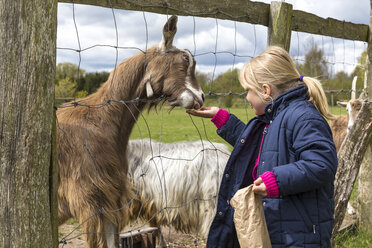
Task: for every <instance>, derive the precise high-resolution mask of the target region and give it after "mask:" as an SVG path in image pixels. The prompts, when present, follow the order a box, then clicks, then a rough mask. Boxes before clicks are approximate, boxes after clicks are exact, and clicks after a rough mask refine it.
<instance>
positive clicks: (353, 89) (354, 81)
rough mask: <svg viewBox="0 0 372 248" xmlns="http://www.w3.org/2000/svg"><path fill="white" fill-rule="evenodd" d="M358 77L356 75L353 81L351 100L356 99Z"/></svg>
mask: <svg viewBox="0 0 372 248" xmlns="http://www.w3.org/2000/svg"><path fill="white" fill-rule="evenodd" d="M357 79H358V77H357V76H355V77H354V78H353V82H352V83H351V100H355V99H356V82H357Z"/></svg>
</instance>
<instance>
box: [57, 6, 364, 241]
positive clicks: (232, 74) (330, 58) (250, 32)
mask: <svg viewBox="0 0 372 248" xmlns="http://www.w3.org/2000/svg"><path fill="white" fill-rule="evenodd" d="M151 7H154V6H151V5H144V6H141V8H142V12H133V11H122V10H117V9H114V8H101V7H92V6H80V5H76V4H71V5H65V4H63V5H60V11H62V12H63V13H64V15H65V16H69V18H66V19H64V20H63V23H62V20H61V22H60V25H61V26H62V27H63V28H60V30H59V33H58V37H59V38H58V44H57V46H58V47H57V52H58V57H59V62H70V63H73V64H75V65H76V66H77V67H76V68H77V69H76V71H75V72H73V73H74V74H75V75H74V76H73V77H74V79H75V80H76V81H78V80H80V79H81V78H82V77H84V73H82V71H83V70H88V71H94V70H108V69H112V74H111V76H110V77H108V79H107V83H106V86H105V87H107V90H106V91H105V92H106V94H104V95H103V96H100V97H96V98H94V101H87V100H85V99H86V98H81V99H80V98H76V99H73V100H72V101H69V102H67V103H64V104H62V105H60V106H58V109H57V124H58V125H57V127H58V131H57V132H58V133H59V137H62V139H63V142H64V143H65V144H64V145H65V146H66V147H68V149H66V151H68V152H69V154H67V155H65V156H67V157H69V158H68V159H66V160H68V161H67V162H69V163H71V164H74V163H87V164H89V166H90V167H88V168H87V169H88V170H89V171H81V170H77V173H78V175H76V174H75V175H74V176H75V178H73V183H70V184H69V183H66V182H64V183H65V184H63V186H64V187H66V188H65V189H63V190H65V191H66V192H68V191H76V192H80V191H82V192H81V198H82V200H83V201H84V197H85V196H86V195H88V194H90V195H92V194H95V195H96V196H97V199H98V203H99V204H98V205H94V204H93V205H92V206H91V207H92V208H93V211H91V213H93V214H91V215H88V216H85V215H79V214H76V213H74V211H75V210H73V206H74V205H73V202H74V200H75V199H69V200H68V201H66V199H63V201H62V203H66V204H67V205H68V206H64V207H66V208H68V209H69V211H70V212H69V213H68V214H66V216H67V217H76V216H81V217H80V219H79V220H78V222H79V225H77V227H76V228H75V229H73V230H72V231H71V232H69V233H64V234H63V235H62V236H61V237H60V244H61V246H62V247H63V246H65V245H68V242H70V241H71V240H75V239H77V238H79V237H80V236H81V235H86V236H87V237H89V236H90V235H95V234H97V233H99V232H103V233H104V235H106V234H110V233H116V231H112V229H111V230H108V229H101V230H98V229H94V227H90V229H89V228H82V229H81V230H79V229H80V228H81V227H82V226H84V225H91V222H90V221H91V220H93V219H95V218H96V217H97V216H106V217H105V218H107V219H108V220H109V221H110V222H113V223H119V222H121V221H122V222H124V225H125V229H123V230H117V231H119V232H128V233H133V232H135V231H137V230H139V229H141V228H143V227H144V226H147V225H171V226H173V228H175V229H176V230H180V231H185V232H192V233H193V234H194V236H193V238H192V239H193V241H192V244H191V245H193V246H203V245H204V243H203V242H204V241H203V239H205V236H206V232H207V230H208V227H209V224H210V222H211V221H212V218H213V217H214V214H215V208H216V199H217V195H218V188H219V183H220V181H221V177H222V175H223V170H224V166H225V165H226V162H227V159H228V157H229V151H230V150H231V147H228V146H226V145H227V144H226V143H224V144H220V143H223V142H224V141H222V139H218V138H216V136H217V135H216V134H215V128H214V127H213V125H212V124H211V123H209V122H207V121H205V120H202V119H199V118H195V117H192V116H191V115H187V114H186V113H185V111H184V110H179V109H178V108H176V109H174V108H173V107H169V106H167V104H166V100H167V99H169V96H167V95H160V96H158V97H156V98H152V99H146V98H144V97H143V95H141V94H138V92H137V91H134V90H131V89H129V88H126V89H125V90H127V91H128V92H127V93H126V94H117V91H118V90H119V88H118V84H117V81H118V80H119V78H120V80H122V82H121V83H122V84H125V83H129V82H130V79H129V76H128V79H127V78H123V77H122V76H123V72H122V71H121V69H118V68H119V67H118V66H119V64H120V63H121V61H124V60H127V59H129V58H130V57H131V56H134V55H135V54H137V53H138V54H141V55H143V56H142V58H143V59H145V60H146V59H147V58H149V57H151V56H153V55H154V52H153V50H151V47H152V46H153V45H157V44H159V42H160V41H161V36H160V34H161V28H159V27H161V26H160V25H163V24H164V23H166V21H167V20H169V18H170V15H159V14H152V13H148V12H146V8H151ZM156 7H159V6H156ZM164 8H167V7H166V6H165V7H164ZM178 11H181V12H183V13H185V14H186V15H188V16H185V17H179V21H178V31H177V33H178V34H176V37H175V40H174V44H175V46H176V47H177V48H179V49H188V50H189V51H190V52H191V54H192V56H193V58H194V59H195V60H196V62H197V67H196V69H197V72H198V73H200V74H202V75H203V77H202V78H203V79H204V81H203V84H202V85H201V86H202V88H203V91H204V93H205V105H209V106H211V105H217V106H220V107H223V108H226V109H228V110H229V111H230V112H231V113H235V114H236V115H237V116H238V117H240V118H241V119H242V120H244V121H246V122H247V121H248V120H249V119H251V118H252V117H254V114H253V112H252V111H251V110H250V108H249V107H248V104H247V101H246V99H245V95H246V92H245V91H244V90H243V88H242V87H241V86H240V84H239V81H238V78H239V76H238V73H239V69H241V68H242V66H243V64H244V63H246V62H247V61H249V60H250V59H251V58H253V57H255V56H256V55H258V54H259V53H260V52H262V51H263V50H264V49H265V47H266V40H267V28H266V27H264V26H261V25H254V24H249V23H243V22H239V21H238V20H239V18H240V17H241V16H231V15H229V18H230V19H236V21H231V20H229V21H227V20H222V19H218V18H211V17H208V18H206V17H205V18H203V17H196V16H195V15H196V13H190V12H188V11H184V10H178ZM213 14H216V13H197V15H198V16H202V15H205V16H211V15H213ZM97 17H98V18H97ZM160 23H161V24H160ZM128 33H131V34H132V35H130V36H129V35H128ZM366 48H367V44H366V43H364V42H360V41H349V40H342V39H336V38H332V37H325V36H320V35H311V34H305V33H299V32H296V31H293V32H292V39H291V49H290V54H291V56H292V57H293V59H294V61H295V62H296V63H297V64H298V67H299V70H300V71H301V72H302V73H303V74H304V75H307V76H313V77H318V78H319V79H320V80H321V81H322V82H323V87H324V88H325V90H326V93H327V97H328V101H329V104H330V105H331V106H332V107H333V106H334V105H336V102H337V101H345V100H349V99H350V93H351V91H352V89H351V80H352V78H353V76H358V77H359V79H358V85H359V86H358V88H357V89H359V92H360V90H361V89H362V82H363V80H364V64H363V63H364V62H363V56H362V52H364V51H365V50H366ZM149 49H150V50H149ZM172 56H173V54H172V52H169V53H167V52H166V53H165V54H164V56H163V61H166V64H167V65H168V64H169V63H170V62H171V61H173V60H172ZM167 62H168V63H167ZM142 67H143V68H142V69H143V71H142V74H140V78H137V80H141V79H142V78H143V76H144V74H145V73H144V72H145V68H146V67H147V64H146V63H144V65H143V66H142ZM159 70H162V74H166V73H167V68H166V67H161V68H160V69H159ZM131 73H132V74H134V73H137V72H129V74H131ZM121 90H123V89H121ZM124 95H125V97H121V96H124ZM65 97H71V96H65ZM151 105H157V107H156V110H153V109H152V110H151V112H150V113H148V112H146V111H144V110H145V109H146V108H145V106H151ZM113 109H114V110H113ZM117 109H120V113H125V114H122V116H120V118H118V116H115V117H113V115H115V114H117V113H118V111H117ZM332 110H333V113H335V114H345V113H346V112H345V111H344V110H343V109H342V108H338V107H335V108H334V109H332ZM58 112H60V113H62V114H60V115H58ZM62 116H63V117H62ZM123 120H124V121H123ZM62 122H63V123H62ZM123 124H127V125H128V126H122V125H123ZM111 126H116V128H117V129H116V130H117V132H119V133H116V132H112V130H108V129H107V127H111ZM100 127H106V128H104V129H100ZM132 128H133V132H132ZM129 138H130V139H131V141H129V143H128V149H127V151H125V148H126V147H127V142H128V139H129ZM117 139H121V140H117ZM125 139H127V140H125ZM76 140H79V142H77V143H76V144H70V143H71V142H75V141H76ZM97 141H98V142H111V141H115V142H113V143H114V144H115V145H116V146H117V145H120V146H121V147H115V149H114V151H111V150H104V149H103V150H99V149H98V150H97V148H96V146H98V145H97V144H96V143H97ZM176 141H177V142H178V143H177V144H176V143H175V144H167V143H170V142H176ZM186 141H187V142H186ZM191 141H193V142H191ZM98 147H100V146H98ZM102 147H105V146H102ZM117 152H120V155H119V156H118V157H117V158H115V159H117V160H118V161H112V160H115V159H113V158H112V157H115V156H116V155H113V154H112V153H114V154H115V153H117ZM125 154H126V156H127V157H128V164H127V168H123V166H124V165H126V162H125V161H120V159H121V158H123V157H125ZM62 162H66V161H62ZM110 163H112V164H115V165H120V167H118V168H114V169H115V170H111V171H109V172H107V170H105V169H104V168H102V167H104V166H111V165H112V164H111V165H110ZM61 166H62V163H61V160H60V167H61ZM84 168H85V167H84ZM119 170H121V172H119ZM60 171H61V169H60ZM60 173H63V170H62V172H60ZM79 173H81V175H80V174H79ZM101 173H102V174H104V175H103V176H102V174H101ZM106 173H109V174H110V173H113V174H116V175H115V178H117V177H119V179H120V176H121V179H122V181H121V182H120V183H119V185H120V186H117V187H123V188H122V189H120V190H118V189H117V188H115V187H116V186H115V187H112V188H110V190H114V191H115V190H118V192H119V193H120V192H124V193H125V194H127V195H126V196H125V197H124V199H125V200H124V202H123V201H121V200H120V201H119V203H115V204H111V203H110V199H109V198H110V197H111V196H112V195H115V192H108V191H105V190H106V189H101V188H100V186H98V187H96V188H95V190H97V191H89V190H90V189H91V186H90V185H81V184H80V183H79V180H80V179H82V178H83V179H84V182H90V183H91V184H92V185H101V186H102V185H107V184H110V183H118V182H117V181H112V182H111V181H109V180H108V181H107V182H102V180H103V179H110V178H111V176H114V175H113V174H111V175H106ZM123 173H124V174H123ZM66 175H69V174H68V173H67V172H66ZM127 176H129V179H127ZM68 182H71V181H68ZM74 187H80V188H78V189H77V188H74ZM85 190H87V191H88V192H84V191H85ZM76 192H75V193H76ZM118 192H116V193H118ZM61 196H63V197H65V198H67V193H64V194H62V195H61ZM61 196H60V197H61ZM116 197H117V198H116V199H120V198H121V196H116ZM105 201H108V202H109V203H108V204H106V202H105ZM110 206H111V207H110ZM113 206H114V207H113ZM150 210H151V211H150ZM87 212H88V211H87ZM115 213H120V214H122V213H124V214H125V215H127V216H126V217H125V218H124V220H118V219H115V218H116V217H115V216H116V215H115ZM83 216H84V217H83ZM92 223H93V222H92ZM120 225H123V223H120ZM120 225H119V224H118V226H120ZM100 234H102V233H100ZM104 235H103V234H102V236H104ZM171 235H173V234H171V233H170V232H169V233H168V234H166V235H165V236H168V237H165V238H166V239H167V240H171V237H170V236H171ZM106 237H107V235H106ZM178 245H179V244H178ZM175 246H177V245H175ZM179 246H180V247H184V246H182V245H179Z"/></svg>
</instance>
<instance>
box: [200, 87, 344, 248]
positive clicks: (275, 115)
mask: <svg viewBox="0 0 372 248" xmlns="http://www.w3.org/2000/svg"><path fill="white" fill-rule="evenodd" d="M307 99H308V95H307V88H306V86H305V85H301V86H299V87H297V88H295V89H292V90H290V91H287V92H286V93H284V94H282V95H280V96H279V97H278V98H276V99H275V101H274V102H273V104H269V105H267V106H266V107H265V114H264V115H262V116H256V117H254V118H253V119H251V120H250V121H249V122H248V124H247V125H245V124H244V123H243V122H242V121H240V120H239V119H238V118H237V117H236V116H234V115H233V114H231V115H230V118H229V120H228V121H227V123H226V124H225V125H224V126H223V127H222V128H221V129H220V130H218V131H217V133H218V134H219V135H220V136H221V137H222V138H224V139H225V140H226V141H227V142H229V143H230V144H231V145H233V146H234V149H233V151H232V153H231V156H230V159H229V161H228V162H227V165H226V169H225V172H224V175H223V179H222V182H221V186H220V191H219V194H218V204H217V212H216V216H215V218H214V220H213V222H212V225H211V228H210V231H209V235H208V241H207V247H228V248H233V247H239V243H238V240H237V236H236V232H235V227H234V223H233V214H234V210H233V208H232V207H231V206H230V205H229V201H230V199H231V198H232V196H233V195H234V194H235V193H236V191H237V190H239V189H240V188H243V187H246V186H248V185H250V184H252V183H253V178H252V170H253V167H254V161H255V159H256V157H257V155H258V149H259V144H260V139H261V137H262V132H263V130H264V126H265V124H266V123H270V125H269V127H268V130H267V133H266V135H265V138H264V141H263V145H262V151H261V156H260V161H259V165H258V173H257V175H261V174H263V173H264V172H266V171H273V172H274V174H275V177H276V180H277V183H278V187H279V192H280V195H279V196H278V197H273V198H262V204H263V207H264V212H265V217H266V223H267V227H268V230H269V234H270V239H271V243H272V247H273V248H279V247H280V248H281V247H306V248H310V247H331V244H330V237H331V231H332V226H333V214H334V201H333V181H334V177H335V174H336V169H337V154H336V149H335V145H334V142H333V139H332V133H331V130H330V128H329V126H328V124H327V122H326V120H325V119H324V118H323V117H322V116H321V115H320V114H319V112H318V111H317V110H316V108H315V107H314V106H313V105H312V104H311V103H309V102H308V101H307Z"/></svg>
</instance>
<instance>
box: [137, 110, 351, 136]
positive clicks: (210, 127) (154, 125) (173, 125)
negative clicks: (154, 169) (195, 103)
mask: <svg viewBox="0 0 372 248" xmlns="http://www.w3.org/2000/svg"><path fill="white" fill-rule="evenodd" d="M229 112H230V113H233V114H235V115H236V116H237V117H238V118H240V119H241V120H242V121H244V122H245V123H246V122H247V121H248V120H249V119H251V118H253V117H254V113H253V111H252V109H251V108H247V109H245V108H244V106H243V107H241V108H237V107H234V108H230V109H229ZM331 112H332V113H333V114H337V115H339V114H346V110H345V109H344V108H340V107H332V108H331ZM141 138H143V139H149V138H151V139H154V140H157V141H162V142H164V143H172V142H177V141H195V140H200V139H203V140H210V141H213V142H221V143H225V141H224V140H223V139H222V138H220V137H219V136H218V135H217V134H216V127H215V126H214V124H213V123H212V122H211V121H210V119H204V118H199V117H195V116H191V115H189V114H187V113H186V112H185V110H184V109H180V108H175V109H173V110H172V111H170V112H169V108H168V107H164V108H163V110H161V109H158V110H157V111H154V110H151V111H150V113H148V112H147V111H144V113H143V115H142V116H141V115H140V116H139V117H138V122H137V125H135V126H134V128H133V131H132V134H131V136H130V139H141Z"/></svg>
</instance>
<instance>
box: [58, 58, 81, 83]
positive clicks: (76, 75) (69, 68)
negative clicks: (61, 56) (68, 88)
mask: <svg viewBox="0 0 372 248" xmlns="http://www.w3.org/2000/svg"><path fill="white" fill-rule="evenodd" d="M84 73H85V70H82V69H80V68H79V67H78V66H77V65H75V64H72V63H58V65H57V69H56V82H58V81H59V80H61V79H65V78H69V79H70V80H71V81H74V82H78V81H79V79H81V78H82V77H83V76H84Z"/></svg>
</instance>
